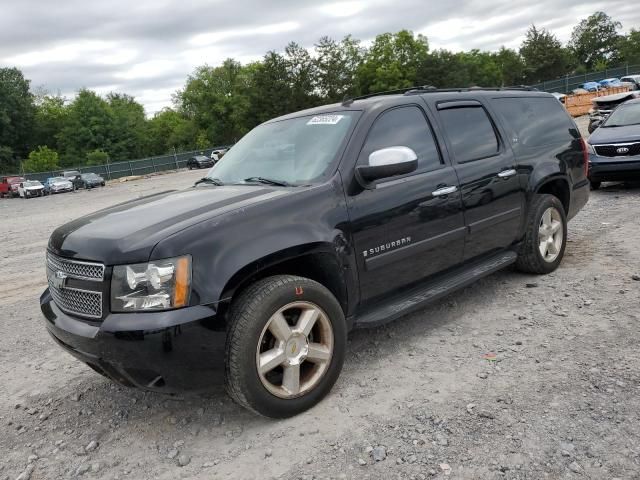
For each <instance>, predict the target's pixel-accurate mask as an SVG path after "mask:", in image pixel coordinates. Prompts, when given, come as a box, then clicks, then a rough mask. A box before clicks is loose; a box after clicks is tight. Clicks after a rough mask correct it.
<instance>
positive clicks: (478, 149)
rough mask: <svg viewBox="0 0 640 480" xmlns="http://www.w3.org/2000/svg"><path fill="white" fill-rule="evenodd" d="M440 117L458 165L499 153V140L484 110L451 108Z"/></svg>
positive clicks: (478, 108)
mask: <svg viewBox="0 0 640 480" xmlns="http://www.w3.org/2000/svg"><path fill="white" fill-rule="evenodd" d="M440 117H441V118H442V123H443V125H444V129H445V132H447V136H448V137H449V141H450V142H451V147H452V148H453V155H454V156H455V159H456V161H457V162H458V163H462V162H468V161H470V160H478V159H480V158H486V157H490V156H492V155H495V154H496V153H498V138H497V137H496V132H495V130H494V129H493V124H492V123H491V120H490V119H489V116H488V115H487V112H486V111H485V110H484V108H482V107H462V108H449V109H446V110H441V111H440Z"/></svg>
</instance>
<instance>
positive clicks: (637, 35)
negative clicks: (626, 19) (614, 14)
mask: <svg viewBox="0 0 640 480" xmlns="http://www.w3.org/2000/svg"><path fill="white" fill-rule="evenodd" d="M618 51H619V55H620V58H621V60H622V61H624V62H627V63H629V64H631V65H640V30H636V29H634V28H632V29H631V31H630V32H629V34H628V35H626V36H624V37H620V41H619V44H618Z"/></svg>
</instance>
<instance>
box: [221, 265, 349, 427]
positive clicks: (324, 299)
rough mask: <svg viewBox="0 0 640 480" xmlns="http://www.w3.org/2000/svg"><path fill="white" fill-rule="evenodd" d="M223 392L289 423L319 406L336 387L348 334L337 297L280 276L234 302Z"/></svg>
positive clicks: (311, 284) (320, 287)
mask: <svg viewBox="0 0 640 480" xmlns="http://www.w3.org/2000/svg"><path fill="white" fill-rule="evenodd" d="M228 318H229V333H228V336H227V347H226V369H225V373H226V375H225V377H226V386H227V391H228V392H229V395H230V396H231V397H232V398H233V399H234V400H235V401H236V402H237V403H239V404H240V405H242V406H244V407H246V408H248V409H250V410H252V411H254V412H256V413H258V414H260V415H264V416H267V417H273V418H285V417H291V416H293V415H296V414H298V413H301V412H303V411H305V410H307V409H309V408H311V407H312V406H313V405H315V404H316V403H318V402H319V401H320V400H321V399H322V398H323V397H324V396H325V395H326V394H327V393H328V392H329V391H330V390H331V387H332V386H333V384H334V383H335V381H336V380H337V378H338V376H339V374H340V370H341V369H342V364H343V361H344V355H345V349H346V340H347V328H346V322H345V318H344V313H343V311H342V308H341V307H340V304H339V303H338V301H337V300H336V298H335V297H334V296H333V295H332V294H331V292H330V291H329V290H327V289H326V288H325V287H324V286H323V285H321V284H319V283H318V282H315V281H313V280H310V279H307V278H302V277H295V276H290V275H277V276H273V277H268V278H265V279H263V280H260V281H258V282H256V283H254V284H253V285H251V286H250V287H248V288H247V289H246V290H245V291H244V292H242V293H241V294H240V295H239V296H238V298H237V299H235V300H234V301H233V303H232V306H231V309H230V311H229V317H228Z"/></svg>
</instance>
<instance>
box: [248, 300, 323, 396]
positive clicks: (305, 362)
mask: <svg viewBox="0 0 640 480" xmlns="http://www.w3.org/2000/svg"><path fill="white" fill-rule="evenodd" d="M332 355H333V328H332V326H331V322H330V321H329V318H328V317H327V314H326V313H325V312H324V311H323V310H322V309H321V308H320V307H318V306H317V305H315V304H313V303H310V302H293V303H289V304H287V305H285V306H284V307H282V308H281V309H280V310H278V311H277V312H276V313H274V314H273V315H272V316H271V317H270V318H269V320H268V321H267V324H266V325H265V327H264V329H263V330H262V334H261V335H260V340H259V341H258V348H257V350H256V367H257V369H258V375H259V376H260V381H261V382H262V385H264V387H265V388H266V389H267V390H268V391H269V392H271V393H272V394H273V395H275V396H277V397H280V398H295V397H299V396H301V395H304V394H305V393H307V392H308V391H310V390H312V389H313V388H314V387H315V386H316V385H317V384H318V382H319V381H320V379H321V378H322V377H323V375H324V374H325V373H326V371H327V369H328V368H329V365H330V363H331V357H332Z"/></svg>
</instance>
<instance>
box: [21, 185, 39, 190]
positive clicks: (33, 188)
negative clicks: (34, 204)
mask: <svg viewBox="0 0 640 480" xmlns="http://www.w3.org/2000/svg"><path fill="white" fill-rule="evenodd" d="M43 188H44V186H42V185H31V186H30V187H24V189H25V190H41V189H43Z"/></svg>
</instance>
